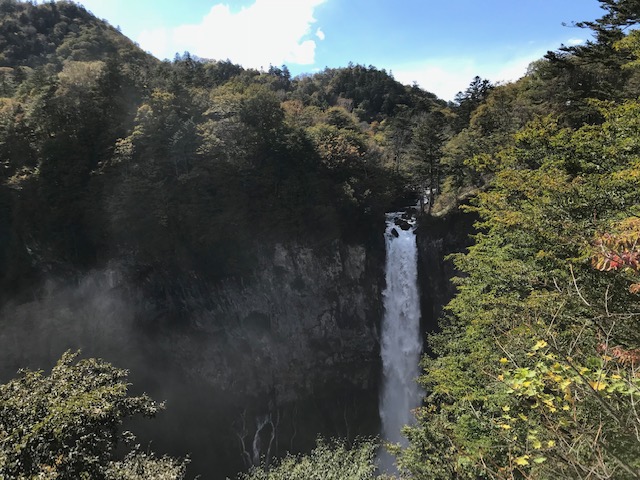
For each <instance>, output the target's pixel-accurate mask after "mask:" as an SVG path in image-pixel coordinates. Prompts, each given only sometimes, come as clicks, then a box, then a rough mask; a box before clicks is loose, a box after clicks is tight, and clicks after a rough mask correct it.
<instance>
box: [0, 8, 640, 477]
mask: <svg viewBox="0 0 640 480" xmlns="http://www.w3.org/2000/svg"><path fill="white" fill-rule="evenodd" d="M600 3H601V5H602V8H603V16H602V18H601V19H599V20H598V21H595V22H585V23H578V24H577V26H578V27H581V28H585V29H588V30H590V31H592V32H593V33H594V39H593V40H592V41H590V42H587V43H586V44H584V45H580V46H574V47H562V48H559V49H558V50H557V51H555V52H549V53H548V54H547V55H546V56H545V57H544V58H542V59H540V60H538V61H536V62H534V63H532V64H531V65H530V67H529V70H528V72H527V74H526V75H525V76H524V77H523V78H522V79H520V80H519V81H517V82H514V83H509V84H500V85H494V84H492V83H490V82H488V81H486V80H483V79H481V78H479V77H476V78H475V79H473V80H472V81H471V83H470V85H469V87H468V88H467V89H466V90H465V91H464V92H461V93H460V94H459V95H458V96H457V97H456V100H455V102H449V103H447V102H444V101H442V100H439V99H437V98H436V97H435V96H434V95H432V94H430V93H428V92H425V91H423V90H422V89H420V88H419V87H417V86H411V87H410V86H405V85H402V84H400V83H399V82H397V81H396V80H394V78H393V76H392V75H391V74H390V73H388V72H386V71H385V70H383V69H378V68H376V67H373V66H362V65H352V64H350V65H349V66H348V67H345V68H336V69H330V68H327V69H325V70H324V71H322V72H319V73H316V74H313V75H303V76H299V77H295V78H292V77H291V75H290V73H289V71H288V69H287V67H286V66H271V67H270V68H269V69H268V70H265V71H257V70H251V69H245V68H242V67H241V66H238V65H235V64H233V63H232V62H230V61H225V60H206V59H199V58H195V57H193V56H191V55H190V54H188V53H185V54H183V55H179V56H177V57H176V58H175V59H174V61H172V62H160V61H158V60H156V59H155V58H153V57H151V56H150V55H148V54H146V53H144V52H142V51H141V50H140V49H139V48H138V47H137V46H136V45H135V44H133V43H132V42H130V41H129V40H128V39H127V38H126V37H124V36H122V35H121V34H120V33H119V32H118V31H117V30H116V29H114V28H113V27H111V26H109V25H107V24H106V23H105V22H103V21H100V20H97V19H96V18H95V17H93V16H92V15H91V14H90V13H88V12H87V11H85V10H84V9H83V8H82V7H80V6H78V5H75V4H74V3H73V2H67V1H61V2H47V3H43V4H38V5H35V4H33V3H29V2H22V1H17V0H0V162H2V164H1V168H2V170H1V172H0V176H1V177H0V291H1V292H2V294H1V295H0V302H4V303H6V302H8V301H9V300H11V301H12V302H15V303H20V301H21V300H23V299H25V298H29V297H31V296H33V295H35V294H36V293H34V292H37V291H38V288H39V287H40V286H41V285H43V282H44V281H45V280H46V279H48V278H51V277H63V276H64V277H67V278H74V276H79V275H81V274H83V273H85V272H87V271H90V270H91V269H94V268H100V267H104V266H105V265H109V264H113V263H117V264H119V265H121V266H123V270H124V271H125V273H126V274H127V275H129V276H131V278H132V279H133V281H136V282H139V283H141V284H145V285H147V284H149V285H153V278H157V277H162V278H172V279H173V278H179V277H193V278H196V277H197V278H206V279H208V280H211V281H219V280H222V279H225V280H228V279H234V280H238V279H242V278H244V277H248V276H249V275H250V274H251V273H252V269H254V268H256V266H255V262H254V261H253V260H254V256H255V255H256V254H257V252H259V251H260V249H261V248H264V246H265V245H271V244H275V243H278V242H280V243H287V242H293V241H295V242H297V243H298V244H300V245H304V246H308V247H310V248H320V247H322V246H326V245H327V244H330V242H331V241H333V240H336V239H340V240H341V241H344V242H347V243H349V242H356V241H360V242H365V243H366V242H368V241H372V240H371V239H372V238H374V237H375V238H377V236H379V234H380V225H381V222H382V218H383V213H384V212H386V211H389V210H390V209H392V208H394V207H397V206H399V205H406V204H408V203H410V202H411V203H415V202H416V201H417V200H418V198H423V197H424V196H425V195H426V196H427V197H428V200H429V201H428V206H427V207H426V208H425V209H424V215H425V217H428V216H446V215H447V214H448V213H450V212H451V211H454V210H456V209H458V208H462V209H463V210H464V211H467V212H470V213H473V214H475V215H478V218H480V221H479V223H478V224H477V225H476V228H477V234H476V235H475V237H474V242H475V243H474V245H473V246H472V247H471V248H470V249H469V251H468V252H467V253H464V254H459V255H456V256H455V263H456V266H457V268H458V269H459V271H460V272H461V276H460V278H458V279H457V280H456V282H457V286H458V287H457V288H458V290H457V295H456V297H455V298H454V299H453V301H452V302H451V303H450V304H449V306H448V307H447V310H446V313H445V316H444V318H443V319H442V321H441V325H440V331H439V332H437V333H433V334H431V335H430V338H429V342H430V345H429V347H430V352H432V354H431V355H430V356H428V357H425V359H424V361H423V365H422V366H423V368H424V371H423V375H422V376H421V378H420V383H421V385H422V386H423V387H424V389H425V395H426V396H425V400H424V405H423V406H422V407H421V408H419V409H418V410H417V411H416V416H417V424H416V425H414V426H412V427H408V428H407V429H406V435H407V437H408V439H409V446H408V447H407V448H400V447H397V448H395V449H394V450H395V453H397V455H398V462H399V466H400V475H401V477H402V478H412V479H425V480H427V479H428V480H432V479H442V480H448V479H452V478H455V479H469V480H471V479H480V478H482V479H485V478H486V479H529V478H531V479H547V478H549V479H552V478H553V479H555V478H563V479H564V478H575V479H587V478H602V479H606V478H612V479H633V478H639V477H640V433H639V432H640V414H639V413H638V406H637V402H638V401H640V370H639V369H640V366H639V363H640V334H639V332H640V330H639V329H638V322H639V321H640V302H639V297H638V294H639V293H640V263H639V262H640V246H639V241H640V219H639V215H640V207H639V205H640V120H639V119H640V101H639V100H638V98H639V95H640V33H639V32H640V30H637V29H635V27H637V24H638V23H639V22H640V1H638V0H600ZM576 20H580V19H576ZM424 220H425V219H424V218H423V223H424V224H425V225H426V224H427V222H425V221H424ZM418 234H420V230H418ZM161 293H162V295H166V296H170V293H167V292H166V291H163V292H161ZM176 316H178V315H176ZM151 329H153V325H151ZM104 368H107V367H104ZM121 376H122V375H121ZM118 385H119V384H118ZM1 405H2V404H0V406H1ZM0 413H1V410H0ZM2 428H4V427H3V426H2V424H0V438H2V433H3V430H2ZM361 448H362V451H361V452H360V454H358V452H357V451H355V452H352V455H353V458H357V459H359V460H357V461H358V462H361V463H362V469H360V470H359V471H360V474H361V475H362V477H358V478H371V477H372V476H373V475H374V473H373V468H371V461H372V449H373V447H372V446H371V445H370V444H369V443H364V444H363V446H361ZM391 448H392V449H393V447H391ZM334 450H335V451H332V450H331V449H330V448H329V447H327V445H326V444H320V446H319V447H318V450H317V453H316V454H315V455H317V456H320V457H319V458H328V459H331V461H332V462H335V465H343V464H344V455H349V453H348V452H346V451H345V450H344V446H343V445H342V444H336V446H334ZM336 452H337V453H336ZM345 452H346V453H345ZM2 453H3V452H2V451H0V461H1V460H2ZM54 457H55V455H53V454H52V456H51V458H49V459H48V460H47V461H49V460H51V459H54V460H55V458H54ZM317 458H318V457H313V456H312V457H309V458H307V457H305V458H302V459H301V460H300V462H299V465H302V466H306V467H305V468H310V467H309V465H310V464H313V462H314V461H317ZM347 458H352V457H347ZM54 460H52V461H54ZM166 461H167V462H168V464H170V465H172V466H173V468H177V470H176V471H178V473H177V474H176V475H178V474H180V475H182V467H181V466H179V465H178V464H174V463H172V462H171V461H169V460H166ZM61 462H62V460H61ZM310 462H311V463H310ZM176 465H178V466H176ZM46 466H47V468H48V467H49V465H46ZM36 467H37V468H40V467H42V465H40V466H38V465H35V466H34V468H35V470H33V471H34V472H35V471H37V468H36ZM43 468H44V467H43ZM52 468H53V467H52ZM74 468H75V467H74ZM296 468H297V467H296V460H295V459H294V458H293V457H288V458H286V459H285V460H284V461H283V463H282V465H281V466H280V467H279V468H278V469H275V470H273V474H274V475H282V476H278V477H276V476H274V477H269V472H268V471H266V470H264V471H263V470H257V471H255V472H254V473H253V474H254V475H255V478H298V477H287V476H286V475H287V474H288V473H287V472H295V469H296ZM300 468H302V467H300ZM356 470H357V469H356ZM0 471H1V470H0ZM117 478H120V477H117ZM336 478H339V477H336Z"/></svg>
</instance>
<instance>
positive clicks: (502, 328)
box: [399, 0, 640, 479]
mask: <svg viewBox="0 0 640 480" xmlns="http://www.w3.org/2000/svg"><path fill="white" fill-rule="evenodd" d="M601 3H602V6H603V8H605V10H606V12H607V13H606V15H605V16H604V17H603V18H602V19H601V20H599V21H598V22H594V23H592V24H588V25H585V26H588V27H590V28H593V29H594V30H595V32H596V40H595V41H594V42H591V43H588V44H587V45H585V46H580V47H576V48H564V49H562V50H560V51H559V52H555V53H553V52H552V53H549V54H548V55H547V56H546V58H545V59H542V60H540V61H539V62H536V63H534V64H533V65H532V66H531V68H530V71H529V74H528V75H527V76H525V77H524V78H523V79H521V80H520V81H518V82H516V83H514V84H510V85H504V86H498V87H496V88H494V89H493V90H492V91H491V92H490V93H489V94H488V95H487V97H486V99H485V100H484V101H483V102H482V103H481V104H480V105H479V106H478V107H477V109H476V110H475V111H474V113H473V114H472V115H471V117H470V123H469V126H468V127H467V128H466V129H463V130H462V131H461V132H460V133H459V134H458V135H457V136H456V137H454V138H453V139H452V140H451V141H450V142H449V143H448V144H447V145H446V146H445V151H446V152H447V153H446V156H445V159H446V161H450V162H452V161H459V164H460V165H461V169H460V171H461V172H463V173H464V174H465V175H466V176H463V177H462V178H461V179H460V180H459V182H460V184H461V185H464V184H465V182H466V181H467V180H466V178H470V179H471V178H473V179H474V180H475V181H476V182H477V185H478V186H480V187H481V191H480V193H478V194H477V195H476V196H475V197H474V198H473V200H472V201H471V204H470V205H468V206H466V207H465V209H466V210H469V211H473V212H476V213H477V214H478V215H479V216H480V219H481V220H480V222H479V223H478V225H477V228H478V233H477V235H476V236H475V244H474V246H473V247H471V248H470V249H469V251H468V253H466V254H460V255H457V256H456V257H455V261H456V264H457V266H458V268H459V269H460V270H461V271H462V272H463V273H464V274H465V276H464V277H462V278H459V279H458V293H457V295H456V297H455V298H454V300H453V301H452V302H451V303H450V305H449V306H448V309H447V314H446V316H445V318H444V320H443V321H442V332H441V333H439V334H436V335H433V336H432V337H431V339H430V341H431V346H432V349H433V352H434V355H435V357H434V358H425V359H424V363H423V367H424V374H423V376H422V377H421V379H420V382H421V384H422V385H423V386H424V388H425V390H426V392H427V396H426V399H425V404H424V406H423V407H422V408H420V409H419V410H418V412H417V419H418V424H417V425H416V426H415V427H411V428H408V429H407V431H406V433H407V435H408V438H409V440H410V446H409V448H407V449H406V450H402V451H400V452H399V462H400V465H401V466H402V467H403V469H404V472H405V474H406V475H407V476H408V478H416V479H423V478H424V479H450V478H461V479H462V478H468V479H477V478H491V479H514V478H523V479H524V478H576V479H582V478H616V479H627V478H628V479H632V478H638V475H639V473H638V472H639V471H640V463H639V459H640V437H639V436H638V431H639V428H640V415H639V414H638V410H637V402H638V399H640V379H639V370H638V359H639V358H640V336H639V335H638V328H637V325H638V316H639V315H640V309H639V307H640V301H639V300H640V299H639V297H638V291H639V288H638V281H639V280H640V268H639V264H638V257H639V256H640V249H639V247H638V244H639V241H640V223H639V221H638V216H639V214H640V210H639V208H638V206H639V205H640V189H639V187H640V184H639V179H640V176H639V172H640V168H639V167H640V163H639V162H640V149H639V146H640V143H639V140H640V129H639V124H638V118H639V116H638V115H639V114H640V103H638V101H637V98H638V93H639V92H638V90H637V85H638V83H637V79H638V73H639V72H640V71H639V70H638V69H637V66H636V65H637V58H638V57H637V54H638V53H639V50H638V49H637V44H636V38H637V33H636V31H632V32H631V33H630V34H628V35H625V33H624V32H623V30H622V27H624V26H627V25H634V24H636V22H637V20H638V12H639V11H638V4H637V2H633V1H624V0H621V1H603V2H601ZM460 160H461V161H460ZM467 172H468V173H467Z"/></svg>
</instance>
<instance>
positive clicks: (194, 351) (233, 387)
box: [0, 242, 384, 478]
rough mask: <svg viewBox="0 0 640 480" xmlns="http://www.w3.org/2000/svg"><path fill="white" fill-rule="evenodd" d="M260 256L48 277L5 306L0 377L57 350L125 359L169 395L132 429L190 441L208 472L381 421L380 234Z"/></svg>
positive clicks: (195, 466)
mask: <svg viewBox="0 0 640 480" xmlns="http://www.w3.org/2000/svg"><path fill="white" fill-rule="evenodd" d="M257 258H258V265H257V266H256V269H255V273H254V275H253V276H252V277H251V278H249V279H245V280H244V281H243V282H231V281H229V282H225V283H221V284H220V283H218V284H210V283H207V282H206V281H204V280H202V279H198V278H189V276H188V275H186V276H185V275H183V276H181V278H180V279H176V278H173V279H170V278H166V277H163V276H162V275H160V276H156V277H155V278H154V277H153V275H151V276H148V277H147V279H146V280H145V281H144V282H139V281H133V280H132V276H131V275H130V274H129V273H128V272H126V271H124V270H125V269H122V268H111V269H107V270H105V271H101V272H95V273H92V274H90V275H86V276H84V277H83V278H82V279H80V280H79V281H76V282H72V283H73V285H69V282H61V281H51V282H49V283H48V284H47V285H45V286H44V287H43V288H42V289H40V290H39V291H37V292H34V300H33V301H32V302H28V303H23V304H21V305H13V306H11V305H7V306H5V307H4V310H3V311H2V313H1V314H0V324H1V327H2V328H0V352H2V353H0V364H1V365H2V366H3V367H2V370H1V371H0V375H1V377H0V381H6V380H7V379H8V378H9V377H10V376H13V374H15V370H16V369H17V368H19V367H25V366H28V367H31V368H47V369H48V368H50V366H51V365H52V362H53V361H54V360H55V359H56V358H58V357H59V356H60V355H61V353H62V352H63V351H64V350H65V349H78V348H81V349H82V351H83V355H85V356H101V357H103V358H105V359H107V360H109V361H111V362H112V363H114V364H115V365H117V366H121V367H126V368H129V369H130V370H131V381H132V382H133V384H134V389H135V390H141V391H142V390H144V391H147V392H148V393H150V394H151V395H152V396H153V397H154V398H157V399H166V400H167V407H168V408H167V410H166V412H164V413H163V414H162V415H161V416H160V417H159V418H158V419H156V420H154V421H153V422H150V423H148V424H147V423H146V422H145V423H144V424H143V423H140V424H139V425H138V424H136V425H134V426H132V427H131V428H132V429H133V430H134V431H138V432H140V431H141V429H142V435H141V440H142V441H145V440H147V439H149V440H150V439H153V442H154V450H156V451H159V452H162V451H166V452H169V453H172V454H178V455H183V454H187V453H190V454H191V458H192V473H194V474H195V473H200V474H203V475H204V476H205V477H206V478H224V477H225V475H229V476H231V475H233V474H234V473H235V472H236V471H238V470H240V469H242V468H245V467H246V466H248V465H249V464H251V463H254V462H256V461H258V460H260V457H262V456H266V457H267V458H269V457H271V456H274V455H280V454H282V453H284V452H285V451H287V450H293V451H298V450H304V449H307V448H309V447H311V446H312V444H313V442H314V440H315V436H316V435H317V434H323V435H326V436H344V437H350V438H353V437H354V436H355V435H358V434H360V435H363V434H365V435H369V434H375V433H377V428H378V426H377V416H378V415H377V391H378V380H379V377H380V371H379V344H378V333H377V332H378V326H379V322H380V318H381V303H380V292H381V290H382V287H383V285H382V283H383V271H382V270H383V268H384V251H383V247H382V242H380V245H376V246H373V247H371V248H367V247H365V246H363V245H346V244H344V243H341V242H334V243H332V244H331V245H329V246H326V247H323V248H321V249H311V248H308V247H303V246H299V245H282V244H280V245H275V246H274V247H272V248H269V249H265V250H264V251H263V252H262V253H261V254H259V255H258V256H257ZM150 292H154V293H153V294H150ZM178 317H179V318H181V320H180V321H176V318H178ZM136 423H137V422H136ZM211 472H216V473H215V475H213V476H212V475H211Z"/></svg>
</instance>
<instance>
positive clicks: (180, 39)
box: [76, 0, 603, 100]
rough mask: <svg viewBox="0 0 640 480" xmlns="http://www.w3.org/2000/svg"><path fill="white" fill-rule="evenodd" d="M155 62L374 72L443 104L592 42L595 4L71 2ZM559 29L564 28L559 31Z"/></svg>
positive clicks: (578, 0)
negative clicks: (182, 58)
mask: <svg viewBox="0 0 640 480" xmlns="http://www.w3.org/2000/svg"><path fill="white" fill-rule="evenodd" d="M76 3H80V4H82V5H84V6H85V7H86V8H87V10H89V11H91V12H93V13H94V14H95V15H96V16H97V17H99V18H103V19H105V20H107V21H108V22H109V23H110V24H112V25H113V26H117V27H120V29H121V31H122V33H124V34H125V35H127V36H128V37H129V38H131V39H132V40H134V41H135V42H137V43H138V44H139V45H140V47H142V49H143V50H146V51H148V52H150V53H152V54H153V55H155V56H156V57H158V58H160V59H165V58H168V59H173V58H174V56H175V54H176V53H184V52H186V51H188V52H190V53H191V54H192V55H195V56H198V57H201V58H208V59H214V60H226V59H229V60H231V61H233V62H234V63H239V64H241V65H243V66H244V67H247V68H249V67H251V68H258V69H260V68H263V69H268V68H269V66H270V65H275V66H281V65H283V64H286V65H287V67H288V68H289V70H290V71H291V73H292V74H293V75H298V74H301V73H314V72H317V71H320V70H322V69H324V68H325V67H332V68H333V67H344V66H347V65H348V63H349V62H353V63H355V64H362V65H367V66H368V65H373V66H375V67H377V68H379V69H385V70H386V71H387V72H391V73H392V74H393V76H394V78H395V79H396V80H398V81H400V82H402V83H405V84H408V85H411V84H413V83H414V82H416V83H417V84H418V85H420V86H421V87H422V88H424V89H425V90H428V91H430V92H433V93H435V94H436V95H438V96H439V97H440V98H443V99H445V100H452V99H453V98H454V96H455V94H456V93H457V92H459V91H463V90H464V89H465V88H466V87H467V86H468V85H469V83H470V82H471V80H472V79H473V77H474V76H476V75H479V76H480V77H482V78H487V79H489V80H491V81H492V82H506V81H513V80H516V79H518V78H519V77H521V76H522V75H524V73H525V72H526V69H527V66H528V65H529V64H530V63H531V62H532V61H534V60H537V59H539V58H541V57H542V56H543V55H544V54H545V53H546V52H547V51H548V50H556V49H557V48H558V47H560V45H561V44H565V45H575V44H580V43H582V42H584V41H586V40H588V39H590V38H591V35H590V33H589V31H588V30H584V29H580V28H576V27H574V26H571V23H572V22H575V21H584V20H594V19H596V18H598V17H600V16H601V14H602V13H603V11H602V10H601V9H600V7H599V5H600V4H599V2H598V1H597V0H482V1H480V0H182V1H181V2H178V1H176V0H76ZM563 23H564V24H565V25H563Z"/></svg>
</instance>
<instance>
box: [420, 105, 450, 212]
mask: <svg viewBox="0 0 640 480" xmlns="http://www.w3.org/2000/svg"><path fill="white" fill-rule="evenodd" d="M445 125H446V124H445V119H444V115H443V114H442V112H439V111H433V112H430V113H428V114H425V115H424V116H422V117H421V118H420V120H419V121H418V123H417V124H416V126H415V127H414V129H413V135H412V137H413V143H412V146H411V155H412V157H413V158H414V161H415V170H416V173H417V177H418V184H419V188H420V191H421V193H422V191H424V190H425V189H426V191H428V192H429V207H428V213H431V209H432V208H433V201H434V198H435V195H436V192H438V191H439V189H440V179H441V175H442V171H441V165H440V159H441V157H442V147H443V145H444V142H445V134H444V128H445ZM421 198H422V197H421Z"/></svg>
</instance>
